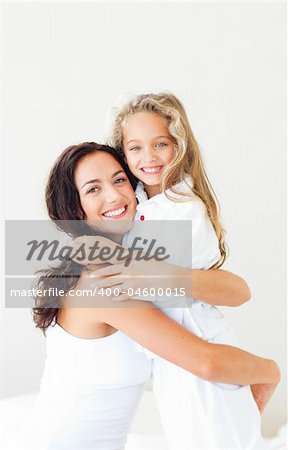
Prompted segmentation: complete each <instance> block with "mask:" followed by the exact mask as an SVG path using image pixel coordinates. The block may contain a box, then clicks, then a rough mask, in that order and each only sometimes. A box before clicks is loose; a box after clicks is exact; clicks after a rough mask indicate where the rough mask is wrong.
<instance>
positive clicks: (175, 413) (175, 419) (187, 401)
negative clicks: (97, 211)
mask: <svg viewBox="0 0 288 450" xmlns="http://www.w3.org/2000/svg"><path fill="white" fill-rule="evenodd" d="M109 144H110V145H111V146H113V147H115V148H117V149H118V150H119V152H120V153H121V154H122V155H123V156H124V157H125V159H126V161H127V163H128V166H129V168H130V170H131V172H132V173H133V174H134V175H135V176H136V177H137V178H138V180H139V184H138V187H137V189H136V196H137V199H138V203H139V204H138V207H137V216H138V219H139V218H140V219H141V220H142V221H143V220H155V219H159V220H169V219H173V220H175V219H183V220H185V219H186V220H187V219H190V220H192V267H193V268H198V269H203V268H204V269H208V268H211V267H218V268H219V267H220V266H221V265H222V264H223V263H224V261H225V259H226V257H227V251H226V246H225V242H224V230H223V228H222V226H221V223H220V219H219V210H218V207H217V201H216V198H215V195H214V192H213V190H212V187H211V185H210V183H209V181H208V178H207V176H206V174H205V171H204V168H203V163H202V160H201V156H200V151H199V147H198V145H197V142H196V140H195V138H194V136H193V133H192V130H191V127H190V125H189V122H188V119H187V115H186V113H185V110H184V108H183V106H182V104H181V103H180V101H179V100H178V99H177V98H176V97H175V96H174V95H171V94H166V93H164V94H159V95H152V94H151V95H140V96H136V97H134V98H133V99H132V100H130V101H129V102H128V103H127V104H126V105H124V106H122V107H121V108H119V109H116V110H115V116H114V121H113V124H112V131H111V135H110V137H109ZM132 237H133V233H132V236H130V238H129V236H128V238H127V240H126V244H128V245H129V242H131V238H132ZM181 254H185V242H184V241H183V248H182V249H179V255H181ZM177 262H178V264H179V265H181V258H180V259H179V261H175V260H174V261H173V263H174V264H177ZM109 273H110V274H113V272H112V271H110V272H109ZM115 273H118V274H120V275H119V276H120V277H121V276H123V275H125V274H126V275H127V274H129V268H128V269H125V268H123V266H122V268H119V267H117V271H116V272H115ZM137 282H138V280H136V282H135V280H134V281H133V280H128V281H127V282H123V283H122V288H123V289H124V291H125V290H127V288H128V287H132V286H134V287H136V286H137ZM120 298H121V299H125V298H127V294H124V295H122V296H121V297H120ZM154 301H155V302H156V304H157V306H158V307H160V308H161V309H162V310H163V311H164V312H165V313H166V314H167V315H169V316H170V317H171V318H173V319H174V320H176V321H177V322H178V323H180V324H181V325H183V326H185V327H186V328H188V329H189V330H190V331H192V332H193V333H195V334H197V335H198V336H200V337H202V338H204V339H206V340H209V341H210V342H214V343H216V342H217V343H226V344H229V345H235V344H236V340H235V338H234V335H233V333H232V331H231V330H230V328H229V326H228V324H227V322H226V321H225V319H224V318H223V316H222V314H221V313H220V311H219V310H218V309H217V308H216V307H215V306H211V305H207V304H205V303H203V302H200V301H197V300H195V301H194V302H192V304H191V303H190V307H188V308H165V304H164V303H163V299H161V301H159V302H157V298H156V299H154ZM143 351H145V350H143ZM148 354H149V353H148ZM150 357H151V358H154V360H153V379H154V392H155V394H156V398H157V402H158V406H159V410H160V414H161V417H162V422H163V426H164V429H165V434H166V437H167V441H168V444H169V448H171V449H173V450H174V449H176V448H177V449H178V448H181V449H196V448H197V449H198V448H199V449H200V448H201V449H202V448H205V449H216V448H217V449H224V448H229V449H236V448H237V449H241V450H243V449H260V448H261V449H262V448H266V444H265V442H264V441H263V439H262V437H261V432H260V414H259V411H258V409H257V407H256V404H255V402H254V399H253V397H252V394H251V391H250V388H249V387H248V386H239V385H234V386H231V385H230V386H228V385H225V384H216V383H210V382H207V381H204V380H202V379H200V378H198V377H196V376H194V375H191V374H190V373H188V372H186V371H185V370H183V369H181V368H179V367H177V366H175V365H174V364H171V363H170V362H168V361H166V360H164V359H162V358H159V357H155V355H153V354H151V353H150Z"/></svg>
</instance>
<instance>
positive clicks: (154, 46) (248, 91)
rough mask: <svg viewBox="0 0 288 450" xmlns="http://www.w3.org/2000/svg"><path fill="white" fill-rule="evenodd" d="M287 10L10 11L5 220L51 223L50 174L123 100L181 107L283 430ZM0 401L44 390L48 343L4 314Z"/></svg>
mask: <svg viewBox="0 0 288 450" xmlns="http://www.w3.org/2000/svg"><path fill="white" fill-rule="evenodd" d="M285 6H286V5H285V3H284V2H226V3H223V2H222V3H220V2H219V3H218V2H213V3H205V2H202V3H191V2H190V3H187V2H186V3H165V2H164V3H163V2H161V3H160V2H159V3H119V2H117V3H30V4H28V3H18V4H13V3H11V4H8V3H6V4H3V5H2V17H3V19H4V20H3V100H4V101H3V112H4V122H3V123H2V129H3V132H4V133H3V136H2V141H3V143H4V150H5V173H4V177H5V180H4V182H5V195H4V200H5V217H6V218H8V219H32V218H35V219H36V218H46V212H45V205H44V201H43V197H44V196H43V192H44V186H45V182H46V179H47V175H48V171H49V169H50V167H51V165H52V163H53V162H54V160H55V159H56V157H57V156H58V154H59V153H60V151H62V149H64V148H65V147H66V146H68V145H70V144H74V143H80V142H82V141H86V140H96V141H102V139H103V132H104V126H105V120H106V116H107V113H108V111H109V109H110V107H111V106H112V105H113V104H115V102H116V100H117V99H118V97H119V95H121V94H125V93H146V92H159V91H163V90H169V91H172V92H173V93H175V94H176V95H177V96H179V97H180V99H181V100H182V101H183V103H184V106H185V107H186V109H187V111H188V114H189V117H190V119H191V124H192V128H193V130H194V132H195V135H196V137H197V139H198V141H199V143H200V145H201V147H202V149H203V154H204V159H205V162H206V168H207V172H208V175H209V177H210V179H211V181H212V184H213V186H214V187H215V190H216V192H217V194H218V197H219V199H220V202H221V206H222V212H223V213H222V216H223V222H224V224H225V227H226V229H227V232H228V233H227V239H228V243H229V246H230V250H231V255H230V258H229V262H228V263H227V264H226V268H228V269H230V270H233V271H235V272H236V273H239V274H241V275H242V276H244V277H245V279H247V281H248V283H249V284H250V286H251V289H252V292H253V300H252V301H251V302H249V304H246V305H244V306H242V307H240V308H237V309H233V310H228V308H227V309H225V313H226V314H227V316H229V318H230V319H231V322H232V324H233V326H234V328H235V329H236V331H237V333H238V336H239V338H240V340H241V341H242V343H243V347H244V348H246V349H248V350H249V351H251V352H255V353H257V354H260V355H263V356H266V357H271V358H273V359H275V360H277V362H278V363H279V365H280V367H281V369H282V373H283V377H282V380H283V381H282V382H281V385H280V386H279V388H278V390H277V392H276V393H275V395H274V397H273V399H272V400H271V402H270V404H269V405H268V407H267V410H266V411H265V413H264V417H263V427H264V433H265V434H266V435H273V434H274V433H275V431H276V430H277V429H278V427H279V426H280V425H281V424H282V423H284V421H285V402H284V397H285V390H284V386H285V379H286V376H285V373H284V372H285V346H284V341H285V309H286V292H285V286H286V283H285V280H286V268H285V203H284V199H285V96H286V90H285ZM1 335H2V336H1V337H2V339H1V353H2V362H4V364H3V363H2V372H1V386H0V387H1V396H2V397H5V396H11V395H17V394H20V393H24V392H28V391H32V390H34V389H36V388H37V386H38V384H39V379H40V375H41V372H42V369H43V362H44V347H45V345H44V344H45V342H44V338H43V337H42V335H41V334H40V333H38V332H36V331H35V330H34V327H33V324H32V323H31V317H30V312H29V311H27V310H8V309H6V310H5V309H3V308H2V315H1Z"/></svg>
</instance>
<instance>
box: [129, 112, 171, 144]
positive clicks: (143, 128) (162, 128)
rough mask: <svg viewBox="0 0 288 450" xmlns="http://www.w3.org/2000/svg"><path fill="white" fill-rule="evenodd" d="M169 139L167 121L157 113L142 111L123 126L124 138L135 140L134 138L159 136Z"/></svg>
mask: <svg viewBox="0 0 288 450" xmlns="http://www.w3.org/2000/svg"><path fill="white" fill-rule="evenodd" d="M159 133H160V135H159V136H162V135H164V136H165V135H167V137H169V130H168V124H167V121H166V119H165V118H164V117H163V116H161V115H160V114H158V113H156V112H148V111H143V112H142V111H141V112H137V113H135V114H133V115H132V116H130V117H128V118H127V119H126V121H125V124H124V125H123V136H124V139H125V137H126V138H127V137H128V136H129V139H133V137H131V136H132V135H133V136H139V135H141V136H142V135H143V136H145V135H151V134H156V135H157V134H159Z"/></svg>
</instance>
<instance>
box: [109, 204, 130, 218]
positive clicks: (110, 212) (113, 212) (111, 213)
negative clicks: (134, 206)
mask: <svg viewBox="0 0 288 450" xmlns="http://www.w3.org/2000/svg"><path fill="white" fill-rule="evenodd" d="M124 211H125V207H124V206H123V208H121V209H116V210H115V211H109V212H107V213H105V214H104V216H105V217H112V216H120V214H123V213H124Z"/></svg>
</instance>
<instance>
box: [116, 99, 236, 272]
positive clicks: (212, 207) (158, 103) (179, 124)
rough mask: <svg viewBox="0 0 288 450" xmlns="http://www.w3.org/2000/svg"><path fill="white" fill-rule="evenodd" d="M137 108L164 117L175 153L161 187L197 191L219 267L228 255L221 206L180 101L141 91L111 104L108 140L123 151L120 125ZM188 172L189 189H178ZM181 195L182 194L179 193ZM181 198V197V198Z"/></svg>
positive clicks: (164, 190)
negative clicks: (121, 102) (216, 244)
mask: <svg viewBox="0 0 288 450" xmlns="http://www.w3.org/2000/svg"><path fill="white" fill-rule="evenodd" d="M138 112H154V113H157V114H159V115H160V116H162V117H164V118H165V119H166V121H167V124H168V129H169V133H170V135H171V136H172V138H173V139H174V142H175V145H174V147H175V155H174V158H173V160H172V161H171V162H170V163H169V165H168V166H167V168H166V171H165V172H164V173H163V175H162V180H161V190H162V192H165V195H166V196H167V197H168V198H170V199H171V200H173V201H177V200H176V199H175V197H171V196H169V193H167V190H168V189H170V190H171V191H172V192H174V193H175V194H178V195H180V196H182V198H183V201H185V200H187V197H188V199H189V197H190V198H191V197H193V194H195V195H197V196H198V197H199V198H200V199H201V200H202V201H203V203H204V204H205V206H206V210H207V214H208V217H209V218H210V220H211V222H212V225H213V227H214V230H215V232H216V235H217V237H218V241H219V250H220V254H221V257H220V259H219V261H218V262H217V264H215V265H214V266H213V267H220V266H222V264H223V263H224V261H225V260H226V258H227V254H228V252H227V246H226V244H225V241H224V236H225V230H224V229H223V228H222V226H221V223H220V217H219V216H220V207H219V203H218V200H217V197H216V195H215V192H214V191H213V188H212V186H211V184H210V182H209V180H208V177H207V175H206V173H205V169H204V166H203V162H202V159H201V154H200V150H199V146H198V144H197V142H196V139H195V137H194V135H193V132H192V129H191V127H190V124H189V122H188V118H187V114H186V112H185V109H184V107H183V105H182V104H181V102H180V101H179V100H178V99H177V98H176V97H175V95H173V94H170V93H165V92H164V93H159V94H144V95H136V96H133V97H132V98H131V99H130V100H129V101H128V102H127V103H126V104H124V105H122V106H121V107H118V108H113V111H112V121H111V123H110V130H109V134H108V137H107V140H108V144H109V145H110V146H111V147H114V148H116V149H117V150H118V151H119V152H121V154H122V155H123V154H124V153H123V128H124V126H125V122H126V120H127V119H128V118H129V117H131V116H133V115H134V114H136V113H138ZM187 175H190V176H191V178H192V181H193V184H192V186H191V193H190V194H188V196H187V192H185V193H184V192H180V191H178V190H177V189H176V188H175V185H176V184H177V183H179V182H180V181H183V180H184V179H185V178H186V177H187ZM180 198H181V197H180ZM180 201H181V200H180Z"/></svg>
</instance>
